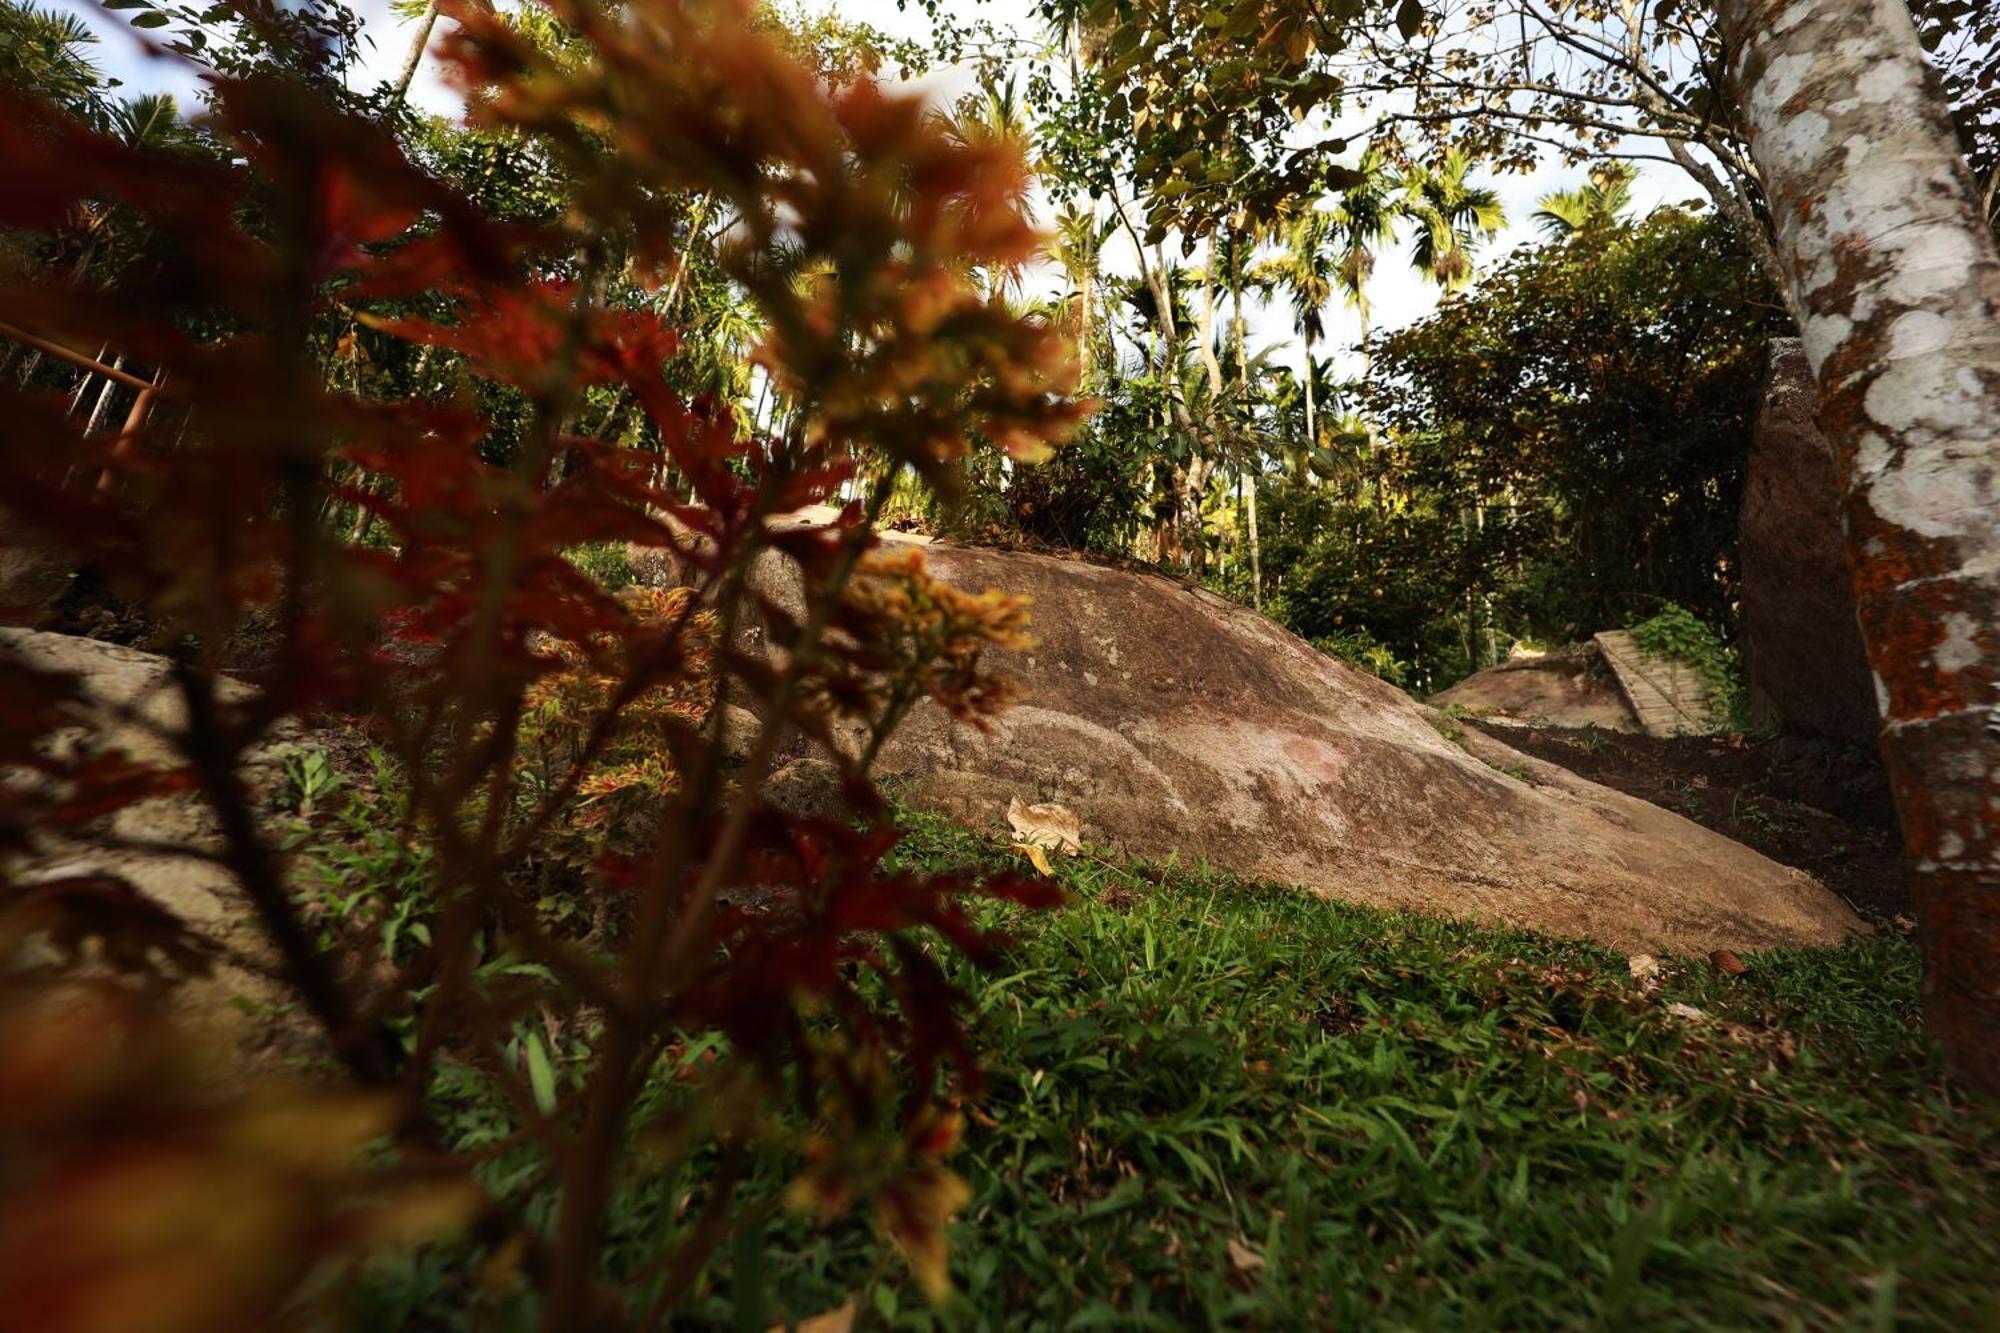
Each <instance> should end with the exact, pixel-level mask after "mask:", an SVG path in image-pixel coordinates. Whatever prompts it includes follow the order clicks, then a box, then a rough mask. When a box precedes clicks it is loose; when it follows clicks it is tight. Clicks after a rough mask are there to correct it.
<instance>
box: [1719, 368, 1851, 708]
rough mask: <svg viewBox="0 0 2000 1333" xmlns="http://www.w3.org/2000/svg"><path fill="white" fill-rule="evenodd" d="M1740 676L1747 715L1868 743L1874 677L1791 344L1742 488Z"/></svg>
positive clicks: (1767, 393)
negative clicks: (1745, 690) (1745, 691)
mask: <svg viewBox="0 0 2000 1333" xmlns="http://www.w3.org/2000/svg"><path fill="white" fill-rule="evenodd" d="M1740 522H1741V536H1740V545H1741V558H1742V562H1743V592H1742V606H1743V613H1742V614H1743V668H1744V676H1745V680H1746V684H1747V685H1748V687H1749V692H1750V707H1751V711H1752V713H1753V715H1755V716H1757V717H1758V718H1759V720H1761V721H1768V722H1777V723H1781V724H1782V725H1784V726H1785V727H1786V728H1787V729H1789V730H1793V731H1799V732H1804V733H1806V734H1808V735H1815V736H1830V737H1834V738H1836V739H1840V740H1849V741H1853V742H1855V743H1856V744H1862V745H1873V744H1874V743H1875V732H1876V727H1877V714H1876V705H1875V686H1874V677H1873V676H1872V675H1871V674H1870V673H1869V670H1868V658H1867V655H1866V652H1865V651H1864V649H1863V648H1862V644H1861V630H1860V627H1859V625H1858V624H1857V623H1856V620H1855V615H1854V585H1853V582H1852V579H1851V577H1850V575H1849V573H1848V568H1847V552H1846V544H1845V537H1844V535H1843V533H1842V528H1841V518H1840V487H1839V484H1838V482H1836V481H1835V479H1834V470H1833V452H1832V450H1831V448H1830V447H1829V446H1828V444H1827V442H1826V437H1825V436H1824V435H1822V434H1821V433H1820V429H1819V389H1818V387H1817V386H1816V385H1815V384H1814V382H1813V376H1812V366H1811V364H1810V363H1809V362H1808V361H1807V360H1806V355H1805V352H1804V351H1803V350H1802V349H1801V348H1800V346H1799V343H1798V341H1797V340H1796V339H1791V338H1786V339H1781V340H1779V341H1777V342H1774V343H1773V344H1772V346H1771V370H1770V375H1769V378H1768V380H1767V381H1766V384H1765V389H1764V404H1763V407H1762V408H1761V410H1760V411H1759V413H1758V417H1757V433H1756V437H1755V442H1754V444H1753V445H1752V448H1751V452H1750V464H1749V470H1748V472H1747V474H1746V475H1745V477H1744V482H1743V508H1742V511H1741V519H1740Z"/></svg>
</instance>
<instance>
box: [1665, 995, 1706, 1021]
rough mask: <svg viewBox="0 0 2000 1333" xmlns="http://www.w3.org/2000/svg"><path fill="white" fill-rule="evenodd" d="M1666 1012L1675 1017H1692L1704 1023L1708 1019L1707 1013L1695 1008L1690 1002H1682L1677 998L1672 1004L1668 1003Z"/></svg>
mask: <svg viewBox="0 0 2000 1333" xmlns="http://www.w3.org/2000/svg"><path fill="white" fill-rule="evenodd" d="M1667 1012H1668V1013H1670V1014H1672V1015H1673V1016H1674V1017H1675V1018H1686V1019H1692V1020H1693V1021H1694V1022H1697V1023H1706V1022H1707V1021H1708V1015H1707V1013H1705V1012H1704V1011H1702V1010H1700V1009H1697V1008H1695V1007H1694V1006H1693V1005H1691V1004H1682V1003H1681V1002H1680V1001H1679V1000H1675V1001H1674V1002H1673V1003H1672V1004H1670V1005H1668V1006H1667Z"/></svg>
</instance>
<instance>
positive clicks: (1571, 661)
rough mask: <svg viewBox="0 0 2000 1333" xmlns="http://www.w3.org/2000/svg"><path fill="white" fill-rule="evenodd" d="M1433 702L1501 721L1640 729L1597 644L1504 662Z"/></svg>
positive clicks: (1454, 687) (1611, 729) (1551, 725)
mask: <svg viewBox="0 0 2000 1333" xmlns="http://www.w3.org/2000/svg"><path fill="white" fill-rule="evenodd" d="M1430 701H1431V702H1432V703H1433V704H1435V705H1436V706H1438V707H1439V708H1451V707H1458V708H1463V709H1465V710H1467V711H1468V712H1472V713H1477V714H1479V715H1480V716H1482V717H1492V718H1494V719H1495V720H1496V721H1501V720H1504V721H1512V722H1525V723H1530V724H1532V725H1535V726H1543V727H1599V728H1602V729H1603V730H1605V731H1637V730H1639V723H1638V719H1637V718H1636V717H1634V715H1633V713H1632V705H1631V704H1630V703H1629V702H1628V701H1627V700H1626V698H1625V696H1624V695H1623V694H1622V693H1620V692H1619V689H1618V682H1617V680H1616V679H1614V678H1613V677H1612V675H1611V672H1610V669H1609V668H1607V667H1606V666H1605V665H1604V659H1603V658H1602V657H1601V656H1599V654H1598V652H1597V649H1596V647H1595V646H1594V645H1586V646H1584V647H1582V648H1578V649H1575V650H1574V651H1571V652H1562V653H1550V654H1549V655H1547V656H1546V657H1530V658H1523V659H1521V660H1519V661H1513V662H1502V663H1501V664H1500V665H1498V666H1492V667H1488V668H1486V670H1484V671H1481V672H1477V673H1475V674H1473V675H1470V676H1467V677H1466V678H1465V679H1464V680H1461V681H1460V682H1458V684H1456V685H1454V686H1452V687H1451V688H1450V689H1448V690H1443V691H1440V692H1439V693H1437V694H1434V695H1432V696H1431V700H1430Z"/></svg>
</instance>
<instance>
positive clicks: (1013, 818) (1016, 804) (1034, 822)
mask: <svg viewBox="0 0 2000 1333" xmlns="http://www.w3.org/2000/svg"><path fill="white" fill-rule="evenodd" d="M1007 822H1008V823H1009V824H1011V825H1013V827H1014V840H1015V841H1016V842H1028V843H1035V844H1037V845H1039V846H1042V847H1047V848H1048V849H1049V850H1051V851H1057V852H1061V853H1062V854H1063V855H1064V856H1075V855H1076V854H1077V853H1078V852H1080V851H1082V850H1083V842H1082V835H1083V823H1082V821H1081V820H1079V819H1078V818H1077V817H1076V811H1074V810H1072V809H1070V808H1069V807H1068V806H1063V805H1057V804H1055V803H1054V802H1053V801H1051V802H1048V803H1047V804H1044V805H1028V804H1026V803H1024V802H1023V801H1022V800H1021V798H1020V797H1018V796H1016V797H1014V798H1013V799H1011V800H1010V801H1008V802H1007Z"/></svg>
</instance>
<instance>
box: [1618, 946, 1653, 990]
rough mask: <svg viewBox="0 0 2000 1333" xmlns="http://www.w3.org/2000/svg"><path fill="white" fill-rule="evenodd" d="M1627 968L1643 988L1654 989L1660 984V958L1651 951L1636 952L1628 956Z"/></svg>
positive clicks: (1633, 978)
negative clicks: (1650, 952)
mask: <svg viewBox="0 0 2000 1333" xmlns="http://www.w3.org/2000/svg"><path fill="white" fill-rule="evenodd" d="M1625 970H1626V971H1628V972H1630V973H1631V974H1632V980H1633V981H1635V982H1637V983H1638V985H1639V987H1640V988H1641V989H1642V990H1652V989H1653V988H1654V987H1655V986H1657V985H1659V984H1660V960H1659V959H1657V958H1655V957H1653V955H1651V954H1649V953H1635V954H1633V955H1632V956H1631V957H1630V958H1627V959H1626V960H1625Z"/></svg>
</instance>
